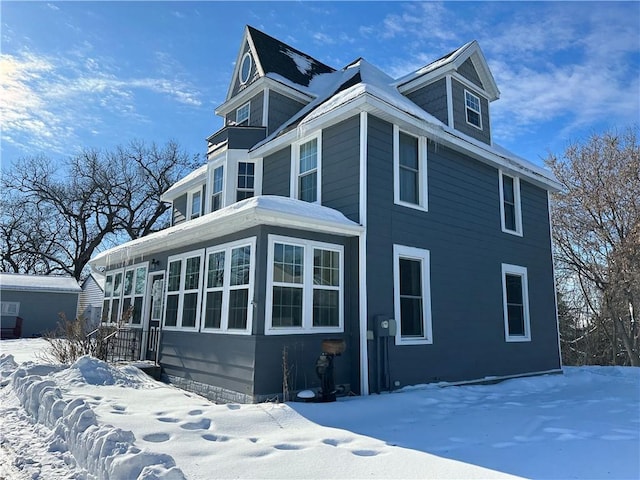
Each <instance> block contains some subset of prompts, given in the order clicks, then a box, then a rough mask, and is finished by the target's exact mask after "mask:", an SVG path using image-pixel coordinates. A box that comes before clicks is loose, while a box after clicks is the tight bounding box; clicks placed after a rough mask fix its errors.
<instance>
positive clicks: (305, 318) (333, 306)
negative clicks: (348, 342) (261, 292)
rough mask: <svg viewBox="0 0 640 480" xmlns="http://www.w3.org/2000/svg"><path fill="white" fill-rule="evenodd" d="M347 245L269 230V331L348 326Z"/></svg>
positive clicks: (328, 329) (333, 329)
mask: <svg viewBox="0 0 640 480" xmlns="http://www.w3.org/2000/svg"><path fill="white" fill-rule="evenodd" d="M343 257H344V249H343V247H342V246H341V245H334V244H325V243H320V242H314V241H310V240H302V239H296V238H289V237H280V236H276V235H270V236H269V254H268V260H267V261H268V265H267V276H268V278H267V307H266V316H267V321H266V334H267V335H270V334H288V333H315V332H319V333H328V332H342V331H343V330H344V314H343V311H344V287H343V282H344V280H343V278H344V268H343V261H344V259H343Z"/></svg>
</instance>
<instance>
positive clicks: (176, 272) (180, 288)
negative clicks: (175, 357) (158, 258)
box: [164, 250, 204, 330]
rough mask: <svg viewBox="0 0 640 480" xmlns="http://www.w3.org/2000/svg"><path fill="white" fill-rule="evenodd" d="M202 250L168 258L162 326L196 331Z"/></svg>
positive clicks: (202, 262)
mask: <svg viewBox="0 0 640 480" xmlns="http://www.w3.org/2000/svg"><path fill="white" fill-rule="evenodd" d="M203 257H204V250H197V251H195V252H189V253H183V254H180V255H174V256H172V257H169V259H168V265H169V273H168V277H167V291H166V306H165V314H164V315H165V316H164V326H165V327H168V328H183V329H188V330H196V329H197V327H198V325H197V318H198V312H199V306H200V296H201V291H202V287H201V282H200V277H201V276H202V267H203V264H204V261H203Z"/></svg>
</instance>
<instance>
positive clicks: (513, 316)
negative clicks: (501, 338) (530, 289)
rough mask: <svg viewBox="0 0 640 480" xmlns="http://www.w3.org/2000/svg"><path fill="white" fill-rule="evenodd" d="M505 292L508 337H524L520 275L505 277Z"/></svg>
mask: <svg viewBox="0 0 640 480" xmlns="http://www.w3.org/2000/svg"><path fill="white" fill-rule="evenodd" d="M505 290H506V291H507V322H508V324H509V328H508V330H509V335H517V336H524V335H525V326H524V295H523V290H522V277H521V276H520V275H512V274H506V275H505Z"/></svg>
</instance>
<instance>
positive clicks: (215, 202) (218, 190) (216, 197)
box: [211, 165, 224, 212]
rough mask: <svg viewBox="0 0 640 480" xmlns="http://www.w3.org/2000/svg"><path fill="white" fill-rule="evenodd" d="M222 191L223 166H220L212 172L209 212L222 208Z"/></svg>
mask: <svg viewBox="0 0 640 480" xmlns="http://www.w3.org/2000/svg"><path fill="white" fill-rule="evenodd" d="M223 190H224V166H222V165H220V166H219V167H218V168H216V169H215V170H214V171H213V188H212V191H213V193H212V194H211V211H212V212H215V211H216V210H220V209H221V208H222V206H223V205H222V192H223Z"/></svg>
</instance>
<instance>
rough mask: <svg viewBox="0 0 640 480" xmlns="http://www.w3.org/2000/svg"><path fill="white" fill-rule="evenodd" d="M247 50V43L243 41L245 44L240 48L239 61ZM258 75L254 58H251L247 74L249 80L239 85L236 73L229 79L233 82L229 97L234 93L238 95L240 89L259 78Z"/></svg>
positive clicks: (233, 95)
mask: <svg viewBox="0 0 640 480" xmlns="http://www.w3.org/2000/svg"><path fill="white" fill-rule="evenodd" d="M248 51H249V44H248V43H245V45H244V47H243V49H242V54H241V55H240V57H239V58H238V61H239V62H242V57H243V56H244V54H245V53H247V52H248ZM259 76H260V73H259V72H258V69H257V68H256V62H255V59H254V58H252V61H251V74H250V75H249V81H248V82H247V83H245V84H244V85H241V84H240V79H239V78H238V76H237V75H236V76H235V77H234V78H232V79H231V81H232V82H233V88H232V90H231V97H232V98H233V97H235V96H236V95H238V94H239V93H240V92H241V91H242V90H244V89H245V88H247V87H248V86H249V85H251V84H252V83H253V82H255V81H256V80H257V79H258V78H259Z"/></svg>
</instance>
